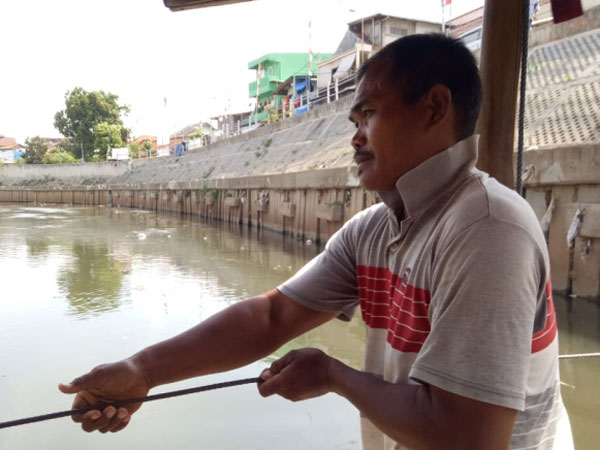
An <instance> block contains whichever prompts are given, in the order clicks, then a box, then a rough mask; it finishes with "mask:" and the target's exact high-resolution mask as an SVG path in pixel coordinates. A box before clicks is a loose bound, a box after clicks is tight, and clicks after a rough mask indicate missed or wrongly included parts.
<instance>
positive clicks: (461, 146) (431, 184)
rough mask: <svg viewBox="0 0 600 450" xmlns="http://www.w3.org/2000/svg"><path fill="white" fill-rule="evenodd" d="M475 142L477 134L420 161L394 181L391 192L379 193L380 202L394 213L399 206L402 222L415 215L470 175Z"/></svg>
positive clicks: (474, 158)
mask: <svg viewBox="0 0 600 450" xmlns="http://www.w3.org/2000/svg"><path fill="white" fill-rule="evenodd" d="M478 142H479V136H478V135H473V136H470V137H468V138H466V139H463V140H462V141H459V142H457V143H456V144H454V145H453V146H452V147H449V148H448V149H446V150H444V151H442V152H440V153H437V154H436V155H434V156H432V157H431V158H429V159H427V160H426V161H424V162H422V163H421V164H419V165H418V166H417V167H415V168H414V169H412V170H410V171H408V172H406V173H405V174H404V175H402V176H401V177H400V178H399V179H398V181H397V182H396V190H395V191H391V192H386V193H383V192H382V193H380V196H381V197H382V200H384V202H385V204H386V205H387V206H388V207H390V208H392V209H395V210H396V209H397V208H398V206H397V205H398V204H400V205H402V207H403V211H402V212H403V216H404V217H403V218H404V219H407V218H409V217H414V216H417V215H419V214H420V213H421V212H422V211H424V210H425V209H426V208H427V207H428V206H429V205H430V204H431V203H432V202H433V201H435V200H437V199H438V198H439V196H440V194H442V193H443V192H445V191H448V190H449V188H450V187H451V186H452V185H454V184H458V183H461V182H462V181H464V180H465V179H466V178H467V177H469V176H470V175H471V174H472V169H473V167H475V163H476V162H477V145H478ZM398 202H400V203H398Z"/></svg>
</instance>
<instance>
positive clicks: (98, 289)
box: [57, 243, 123, 318]
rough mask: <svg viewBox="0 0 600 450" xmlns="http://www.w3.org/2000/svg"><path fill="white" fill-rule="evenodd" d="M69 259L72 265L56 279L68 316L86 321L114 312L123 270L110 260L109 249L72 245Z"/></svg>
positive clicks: (64, 269) (118, 301)
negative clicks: (95, 316) (66, 304)
mask: <svg viewBox="0 0 600 450" xmlns="http://www.w3.org/2000/svg"><path fill="white" fill-rule="evenodd" d="M72 255H73V259H72V262H71V264H70V265H69V266H68V267H65V268H63V269H62V270H61V271H60V272H59V275H58V278H57V284H58V286H59V288H60V290H61V291H62V292H63V293H64V294H65V297H66V298H67V300H68V301H69V305H70V309H71V314H74V315H77V316H81V317H82V318H85V317H89V316H91V315H97V314H100V313H104V312H107V311H110V310H114V309H117V308H118V307H119V306H120V304H121V300H120V295H119V293H120V291H121V282H122V278H123V272H122V270H123V267H122V265H121V263H120V262H119V261H117V260H115V259H114V258H112V257H111V256H110V254H109V250H108V247H106V246H93V245H88V244H82V243H74V244H73V248H72Z"/></svg>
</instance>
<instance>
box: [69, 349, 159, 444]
mask: <svg viewBox="0 0 600 450" xmlns="http://www.w3.org/2000/svg"><path fill="white" fill-rule="evenodd" d="M150 387H151V386H150V383H149V382H148V380H147V379H146V377H145V376H144V373H143V371H142V370H141V368H140V367H139V366H138V365H137V364H136V363H135V362H134V361H133V360H129V359H125V360H123V361H119V362H116V363H112V364H104V365H101V366H98V367H96V368H95V369H93V370H92V371H91V372H90V373H88V374H85V375H83V376H81V377H78V378H75V379H74V380H73V381H72V382H71V383H69V384H59V386H58V389H59V390H60V391H61V392H63V393H65V394H77V395H76V396H75V400H74V401H73V409H76V408H83V407H86V406H93V405H96V404H101V403H110V402H114V401H118V400H126V399H129V398H138V397H144V396H146V395H147V394H148V391H149V390H150ZM140 406H141V403H137V404H132V405H127V406H126V407H121V408H118V409H117V408H115V407H113V406H108V407H106V408H104V409H103V410H102V411H100V410H99V409H95V410H92V411H88V412H87V413H85V414H82V415H76V416H73V421H74V422H77V423H81V428H82V429H83V430H84V431H87V432H91V431H95V430H98V431H100V432H101V433H107V432H109V431H111V432H117V431H120V430H122V429H123V428H125V427H126V426H127V424H128V423H129V420H130V418H131V414H133V413H134V412H135V411H137V410H138V409H139V408H140Z"/></svg>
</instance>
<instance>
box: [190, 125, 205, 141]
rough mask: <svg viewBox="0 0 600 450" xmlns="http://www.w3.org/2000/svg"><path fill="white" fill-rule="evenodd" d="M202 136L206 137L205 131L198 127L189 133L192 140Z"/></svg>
mask: <svg viewBox="0 0 600 450" xmlns="http://www.w3.org/2000/svg"><path fill="white" fill-rule="evenodd" d="M202 137H204V132H203V131H202V130H200V129H198V128H197V129H195V130H194V131H192V132H191V133H190V135H189V138H190V140H194V139H200V138H202Z"/></svg>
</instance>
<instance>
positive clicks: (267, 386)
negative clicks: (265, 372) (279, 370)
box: [258, 374, 283, 397]
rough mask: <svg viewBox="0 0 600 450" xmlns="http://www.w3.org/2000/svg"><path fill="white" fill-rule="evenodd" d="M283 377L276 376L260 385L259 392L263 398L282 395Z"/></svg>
mask: <svg viewBox="0 0 600 450" xmlns="http://www.w3.org/2000/svg"><path fill="white" fill-rule="evenodd" d="M282 378H283V377H282V376H281V375H279V374H275V375H273V376H271V377H269V378H268V379H266V380H265V381H263V382H262V383H259V384H258V392H259V393H260V395H262V396H263V397H269V396H271V395H273V394H281V392H280V391H281V380H282Z"/></svg>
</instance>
